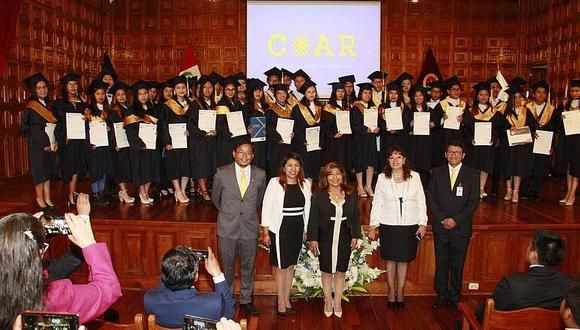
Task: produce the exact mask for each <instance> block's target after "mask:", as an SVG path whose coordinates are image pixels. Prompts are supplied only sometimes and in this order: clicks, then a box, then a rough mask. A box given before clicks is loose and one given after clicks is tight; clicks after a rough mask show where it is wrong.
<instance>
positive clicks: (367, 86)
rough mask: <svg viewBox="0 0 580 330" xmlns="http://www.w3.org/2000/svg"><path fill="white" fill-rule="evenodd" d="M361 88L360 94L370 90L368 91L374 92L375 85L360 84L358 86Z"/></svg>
mask: <svg viewBox="0 0 580 330" xmlns="http://www.w3.org/2000/svg"><path fill="white" fill-rule="evenodd" d="M356 85H357V86H358V88H359V93H360V92H362V91H364V90H368V91H372V90H373V84H371V83H360V84H356Z"/></svg>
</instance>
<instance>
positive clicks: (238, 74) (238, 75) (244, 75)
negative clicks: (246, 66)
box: [232, 72, 248, 80]
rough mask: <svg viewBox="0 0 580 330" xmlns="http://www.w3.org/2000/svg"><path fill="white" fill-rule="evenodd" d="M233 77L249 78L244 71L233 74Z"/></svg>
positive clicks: (239, 78) (238, 78)
mask: <svg viewBox="0 0 580 330" xmlns="http://www.w3.org/2000/svg"><path fill="white" fill-rule="evenodd" d="M232 77H233V78H235V79H237V80H247V79H248V78H247V77H246V74H245V73H243V72H238V73H236V74H233V75H232Z"/></svg>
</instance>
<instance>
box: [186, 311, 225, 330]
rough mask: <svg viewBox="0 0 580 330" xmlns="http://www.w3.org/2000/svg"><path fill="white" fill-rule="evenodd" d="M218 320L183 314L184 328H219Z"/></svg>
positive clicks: (187, 329) (194, 329) (205, 329)
mask: <svg viewBox="0 0 580 330" xmlns="http://www.w3.org/2000/svg"><path fill="white" fill-rule="evenodd" d="M217 322H218V321H216V320H210V319H206V318H204V317H199V316H193V315H188V314H185V315H183V330H213V329H217Z"/></svg>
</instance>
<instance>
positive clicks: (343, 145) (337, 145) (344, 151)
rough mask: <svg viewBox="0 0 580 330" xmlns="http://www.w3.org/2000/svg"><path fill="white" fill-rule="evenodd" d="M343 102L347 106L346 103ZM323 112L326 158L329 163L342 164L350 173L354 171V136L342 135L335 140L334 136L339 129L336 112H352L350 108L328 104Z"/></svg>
mask: <svg viewBox="0 0 580 330" xmlns="http://www.w3.org/2000/svg"><path fill="white" fill-rule="evenodd" d="M343 102H345V104H346V101H343ZM323 110H324V111H323V112H322V119H321V126H322V132H323V137H324V138H323V142H324V145H323V146H324V149H325V150H326V156H327V158H328V161H329V162H338V163H340V164H342V165H343V166H344V168H345V170H346V171H347V173H348V172H350V170H351V169H352V134H346V135H342V136H341V137H339V138H335V137H334V136H335V135H336V134H337V133H338V128H337V127H336V114H335V113H336V111H350V107H348V108H346V109H340V108H338V107H335V106H333V105H332V104H330V103H327V104H325V105H324V109H323ZM349 116H350V114H349ZM351 130H352V128H351Z"/></svg>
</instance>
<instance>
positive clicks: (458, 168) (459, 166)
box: [447, 163, 463, 178]
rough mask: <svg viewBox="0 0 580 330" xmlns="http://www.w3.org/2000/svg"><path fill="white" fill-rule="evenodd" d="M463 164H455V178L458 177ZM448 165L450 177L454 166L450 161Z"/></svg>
mask: <svg viewBox="0 0 580 330" xmlns="http://www.w3.org/2000/svg"><path fill="white" fill-rule="evenodd" d="M462 165H463V163H459V164H458V165H457V166H455V178H457V175H458V174H459V171H460V170H461V166H462ZM447 167H448V168H449V177H451V171H453V167H451V165H450V164H449V163H447Z"/></svg>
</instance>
